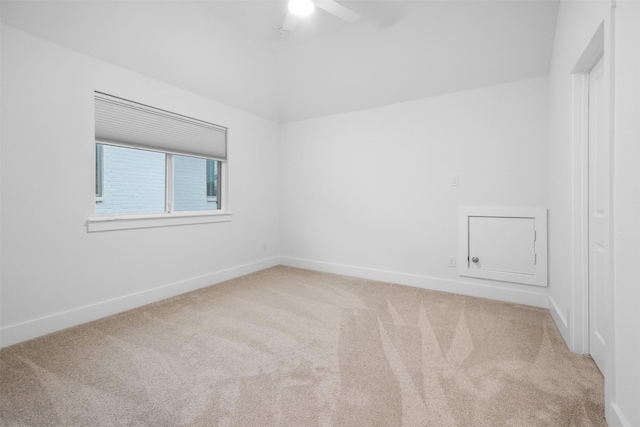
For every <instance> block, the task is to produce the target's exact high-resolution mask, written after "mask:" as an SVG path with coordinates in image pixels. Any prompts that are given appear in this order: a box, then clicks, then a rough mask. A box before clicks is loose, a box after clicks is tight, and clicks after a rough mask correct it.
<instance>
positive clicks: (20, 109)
mask: <svg viewBox="0 0 640 427" xmlns="http://www.w3.org/2000/svg"><path fill="white" fill-rule="evenodd" d="M94 90H100V91H104V92H107V93H111V94H114V95H118V96H122V97H125V98H129V99H133V100H136V101H139V102H142V103H146V104H149V105H153V106H156V107H159V108H164V109H167V110H171V111H175V112H179V113H181V114H184V115H187V116H192V117H195V118H199V119H202V120H206V121H210V122H213V123H217V124H220V125H223V126H227V127H228V128H229V185H230V188H229V201H230V207H231V210H232V211H233V213H234V215H233V220H232V222H227V223H213V224H199V225H188V226H178V227H163V228H147V229H138V230H122V231H111V232H99V233H87V231H86V228H85V222H86V220H87V218H89V217H90V216H91V215H92V213H93V210H94V201H93V194H94V140H93V137H94V106H93V91H94ZM278 136H279V127H278V125H277V124H276V123H275V122H271V121H268V120H266V119H262V118H259V117H257V116H253V115H251V114H247V113H244V112H241V111H239V110H236V109H233V108H230V107H227V106H225V105H222V104H220V103H217V102H214V101H212V100H210V99H207V98H204V97H202V96H199V95H196V94H193V93H190V92H187V91H185V90H182V89H178V88H176V87H173V86H170V85H167V84H164V83H161V82H159V81H156V80H153V79H150V78H148V77H145V76H143V75H140V74H136V73H133V72H130V71H127V70H125V69H122V68H119V67H116V66H113V65H111V64H108V63H105V62H102V61H99V60H96V59H94V58H91V57H88V56H85V55H83V54H80V53H76V52H74V51H71V50H68V49H66V48H62V47H60V46H58V45H55V44H52V43H50V42H48V41H44V40H42V39H39V38H36V37H34V36H31V35H28V34H26V33H24V32H21V31H19V30H16V29H14V28H12V27H10V26H5V25H3V27H2V154H3V155H2V170H1V172H2V199H3V200H2V202H3V203H2V290H1V292H2V301H1V307H0V308H1V321H0V324H1V326H2V330H1V333H2V345H7V344H11V343H13V342H17V341H20V340H24V339H28V338H31V337H34V336H37V335H41V334H43V333H47V332H51V331H53V330H57V329H62V328H64V327H67V326H70V325H74V324H77V323H81V322H84V321H87V320H91V319H94V318H98V317H102V316H105V315H109V314H112V313H114V312H117V311H120V310H123V309H127V308H131V307H134V306H138V305H142V304H144V303H148V302H151V301H153V300H157V299H161V298H166V297H168V296H171V295H174V294H177V293H182V292H185V291H187V290H190V289H194V288H197V287H202V286H206V285H209V284H212V283H215V282H218V281H220V280H224V279H227V278H229V277H232V276H237V275H241V274H245V273H247V272H250V271H253V270H256V269H260V268H264V267H266V266H269V265H273V264H277V262H278V259H277V257H276V255H277V254H279V248H278V190H277V181H278ZM264 242H266V243H268V250H267V251H264V250H263V243H264Z"/></svg>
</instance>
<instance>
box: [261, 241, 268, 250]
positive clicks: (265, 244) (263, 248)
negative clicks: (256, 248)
mask: <svg viewBox="0 0 640 427" xmlns="http://www.w3.org/2000/svg"><path fill="white" fill-rule="evenodd" d="M262 250H263V251H266V250H267V243H266V242H265V243H263V244H262Z"/></svg>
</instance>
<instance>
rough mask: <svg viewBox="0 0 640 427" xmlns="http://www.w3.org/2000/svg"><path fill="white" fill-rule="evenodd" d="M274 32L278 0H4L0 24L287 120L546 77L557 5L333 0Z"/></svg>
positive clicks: (512, 0)
mask: <svg viewBox="0 0 640 427" xmlns="http://www.w3.org/2000/svg"><path fill="white" fill-rule="evenodd" d="M341 3H342V4H343V5H345V6H347V7H349V8H351V9H352V10H354V11H356V12H358V13H359V14H360V15H361V18H360V20H358V21H357V22H356V23H354V24H347V23H345V22H343V21H341V20H340V19H339V18H336V17H334V16H333V15H330V14H328V13H327V12H325V11H323V10H320V9H316V12H315V13H314V15H312V16H311V17H310V18H307V19H305V20H303V21H300V22H299V23H298V26H297V28H296V30H295V31H294V32H293V33H290V34H285V35H281V34H280V33H279V31H278V27H280V26H281V25H282V23H283V21H284V17H285V15H286V7H287V3H286V1H285V0H262V1H243V0H231V1H227V0H208V1H189V0H181V1H178V0H175V1H154V0H144V1H140V0H138V1H124V0H111V1H87V0H85V1H56V0H47V1H32V0H20V1H11V0H2V15H1V16H2V21H3V22H5V23H7V24H9V25H12V26H14V27H16V28H19V29H22V30H24V31H27V32H29V33H32V34H35V35H37V36H40V37H43V38H46V39H49V40H51V41H53V42H56V43H59V44H61V45H64V46H67V47H70V48H72V49H75V50H77V51H80V52H83V53H85V54H88V55H92V56H94V57H97V58H100V59H103V60H106V61H109V62H111V63H114V64H117V65H120V66H122V67H125V68H128V69H131V70H134V71H137V72H140V73H142V74H145V75H148V76H150V77H154V78H157V79H159V80H163V81H165V82H167V83H170V84H173V85H175V86H178V87H182V88H184V89H187V90H190V91H193V92H197V93H200V94H202V95H205V96H208V97H210V98H213V99H215V100H217V101H220V102H223V103H225V104H228V105H231V106H234V107H237V108H240V109H242V110H245V111H249V112H252V113H255V114H258V115H261V116H263V117H266V118H269V119H273V120H277V121H280V122H287V121H292V120H298V119H305V118H311V117H317V116H322V115H327V114H334V113H341V112H346V111H354V110H359V109H364V108H371V107H376V106H382V105H387V104H392V103H396V102H402V101H408V100H412V99H417V98H422V97H428V96H435V95H439V94H444V93H449V92H455V91H460V90H466V89H473V88H477V87H482V86H488V85H493V84H499V83H504V82H509V81H515V80H520V79H526V78H531V77H537V76H542V75H546V74H547V73H548V70H549V63H550V60H551V49H552V45H553V37H554V32H555V24H556V17H557V11H558V2H557V1H556V0H554V1H547V0H472V1H458V0H444V1H432V0H421V1H400V0H392V1H383V0H369V1H341Z"/></svg>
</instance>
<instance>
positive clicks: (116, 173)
mask: <svg viewBox="0 0 640 427" xmlns="http://www.w3.org/2000/svg"><path fill="white" fill-rule="evenodd" d="M98 145H99V146H100V147H101V149H102V198H101V200H100V201H97V202H96V213H98V214H115V213H158V212H165V211H166V210H165V181H166V178H165V176H166V160H165V154H164V153H157V152H155V151H147V150H139V149H134V148H123V147H115V146H111V145H104V144H98ZM96 153H97V151H96Z"/></svg>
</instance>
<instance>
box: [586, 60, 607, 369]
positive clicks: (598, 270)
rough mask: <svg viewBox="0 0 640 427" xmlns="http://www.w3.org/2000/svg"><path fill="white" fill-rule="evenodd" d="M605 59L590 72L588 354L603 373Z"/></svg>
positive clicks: (604, 296) (604, 323) (604, 307)
mask: <svg viewBox="0 0 640 427" xmlns="http://www.w3.org/2000/svg"><path fill="white" fill-rule="evenodd" d="M604 119H605V117H604V67H603V64H602V59H600V61H599V62H598V63H597V64H596V65H595V66H594V67H593V70H591V73H590V75H589V353H590V354H591V357H593V360H594V361H595V362H596V365H598V368H600V371H601V372H603V373H604V359H605V357H604V355H605V343H606V338H607V337H606V330H607V322H608V319H607V312H606V307H607V304H606V301H605V300H606V292H605V285H606V282H605V272H604V267H605V259H606V256H607V254H606V252H605V251H606V245H605V241H604V239H605V220H606V215H607V214H608V213H607V212H606V209H607V200H606V197H607V195H606V187H605V185H606V176H605V173H606V170H607V168H606V167H605V161H606V152H605V149H606V146H605V143H606V141H605V134H604Z"/></svg>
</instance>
